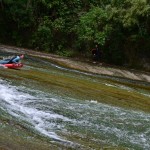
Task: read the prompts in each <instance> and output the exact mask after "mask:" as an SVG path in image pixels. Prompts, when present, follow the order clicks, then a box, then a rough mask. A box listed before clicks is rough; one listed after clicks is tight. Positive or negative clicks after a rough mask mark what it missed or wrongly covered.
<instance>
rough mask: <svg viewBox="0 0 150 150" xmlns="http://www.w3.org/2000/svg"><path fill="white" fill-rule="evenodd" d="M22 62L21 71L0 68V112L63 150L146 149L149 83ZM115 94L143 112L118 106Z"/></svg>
mask: <svg viewBox="0 0 150 150" xmlns="http://www.w3.org/2000/svg"><path fill="white" fill-rule="evenodd" d="M10 54H11V53H5V54H4V53H1V55H10ZM24 63H25V65H24V67H23V68H22V69H21V70H13V69H4V68H0V77H1V78H0V109H1V111H4V112H7V113H8V114H9V115H11V116H13V117H14V118H16V119H18V122H19V123H21V124H22V125H24V126H26V127H27V128H28V130H34V131H36V132H37V134H40V136H45V137H46V139H48V140H49V141H50V142H52V143H53V142H54V143H58V144H59V145H62V146H63V147H65V148H66V149H67V148H72V149H101V148H104V147H110V148H113V147H114V148H115V147H116V148H117V147H119V148H122V149H123V148H124V149H136V150H142V149H143V150H148V149H150V113H149V112H150V111H149V106H150V105H149V104H150V103H149V101H150V99H149V98H150V93H149V85H150V84H149V83H143V82H138V81H136V82H135V81H128V80H126V79H117V78H114V79H111V81H110V80H109V77H105V76H98V75H94V74H90V73H85V72H80V71H77V70H71V69H67V68H64V67H61V66H58V65H56V64H53V63H51V62H50V61H48V60H44V59H40V58H34V57H30V56H26V58H25V60H24ZM120 80H121V81H120ZM121 82H122V84H121ZM125 82H126V83H128V82H134V83H132V85H131V83H130V84H129V83H128V84H124V83H125ZM133 84H134V85H135V84H137V87H136V86H133ZM112 91H113V92H114V91H115V92H116V94H115V95H114V93H115V92H114V93H113V92H112ZM120 95H124V97H125V98H124V100H123V101H127V102H128V103H132V101H131V102H129V100H135V101H136V98H137V99H138V100H139V99H141V100H142V101H143V102H141V103H144V100H145V101H146V105H147V104H148V106H147V107H148V108H147V109H146V110H145V111H144V109H143V110H142V109H140V108H139V109H136V108H135V106H134V104H133V106H131V107H130V104H129V106H127V104H126V102H124V105H121V104H120V103H122V101H121V99H123V96H122V97H120ZM117 96H118V97H117ZM118 99H119V100H120V102H118V101H119V100H118ZM117 100H118V101H117ZM114 101H117V102H116V103H115V102H114ZM139 105H142V104H139ZM137 106H138V104H137ZM132 107H133V108H132ZM139 107H144V106H139Z"/></svg>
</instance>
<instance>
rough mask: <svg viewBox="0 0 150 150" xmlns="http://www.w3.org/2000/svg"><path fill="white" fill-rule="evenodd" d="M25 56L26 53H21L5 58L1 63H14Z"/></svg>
mask: <svg viewBox="0 0 150 150" xmlns="http://www.w3.org/2000/svg"><path fill="white" fill-rule="evenodd" d="M23 58H24V55H23V54H21V55H17V56H14V57H12V58H11V59H5V60H1V61H0V64H12V63H15V64H16V63H19V62H20V60H21V59H23Z"/></svg>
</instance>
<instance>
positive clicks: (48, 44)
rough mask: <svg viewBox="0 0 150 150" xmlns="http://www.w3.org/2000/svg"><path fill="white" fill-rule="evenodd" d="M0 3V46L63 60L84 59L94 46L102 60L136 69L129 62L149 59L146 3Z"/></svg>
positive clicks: (126, 0)
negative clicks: (45, 53) (74, 56)
mask: <svg viewBox="0 0 150 150" xmlns="http://www.w3.org/2000/svg"><path fill="white" fill-rule="evenodd" d="M0 4H1V5H0V7H1V9H0V40H1V42H3V43H11V44H14V45H18V46H24V47H29V46H30V47H32V48H36V49H39V50H44V51H48V52H54V53H57V54H60V55H64V56H71V55H72V54H73V53H72V51H74V52H77V51H80V52H81V53H84V54H87V55H89V53H90V51H89V50H90V49H92V48H93V44H94V43H98V44H99V45H100V46H101V48H102V49H103V51H104V54H103V61H105V62H109V63H113V64H118V65H121V64H122V65H123V63H128V64H129V65H135V63H134V62H133V61H132V60H133V59H134V58H136V62H137V61H139V60H140V58H141V57H142V58H143V59H145V58H147V57H150V52H149V48H150V45H149V44H148V43H150V3H149V1H148V0H88V1H85V0H72V1H66V0H15V1H13V0H1V3H0ZM141 45H142V46H141ZM70 50H71V51H70Z"/></svg>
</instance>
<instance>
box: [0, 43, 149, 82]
mask: <svg viewBox="0 0 150 150" xmlns="http://www.w3.org/2000/svg"><path fill="white" fill-rule="evenodd" d="M0 50H1V51H7V52H13V53H15V54H16V53H23V54H26V55H31V56H35V57H41V58H46V59H49V60H51V61H53V62H55V63H57V64H59V65H62V66H65V67H68V68H72V69H77V70H80V71H85V72H89V73H96V74H101V75H108V76H113V77H121V78H128V79H132V80H139V81H146V82H150V73H149V72H144V71H139V70H131V69H127V68H119V67H114V66H108V65H106V64H101V63H93V62H92V61H90V60H85V61H81V60H80V59H78V58H66V57H62V56H58V55H54V54H49V53H44V52H39V51H34V50H29V49H25V48H18V47H14V46H6V45H0Z"/></svg>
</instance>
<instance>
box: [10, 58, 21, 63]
mask: <svg viewBox="0 0 150 150" xmlns="http://www.w3.org/2000/svg"><path fill="white" fill-rule="evenodd" d="M19 60H20V57H19V56H17V57H16V58H14V59H13V60H12V63H18V62H19Z"/></svg>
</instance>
